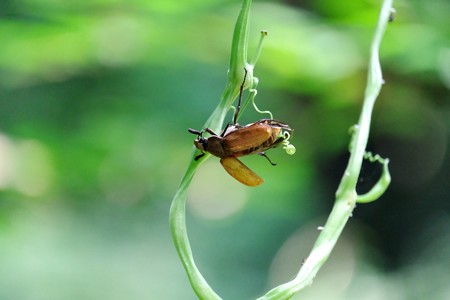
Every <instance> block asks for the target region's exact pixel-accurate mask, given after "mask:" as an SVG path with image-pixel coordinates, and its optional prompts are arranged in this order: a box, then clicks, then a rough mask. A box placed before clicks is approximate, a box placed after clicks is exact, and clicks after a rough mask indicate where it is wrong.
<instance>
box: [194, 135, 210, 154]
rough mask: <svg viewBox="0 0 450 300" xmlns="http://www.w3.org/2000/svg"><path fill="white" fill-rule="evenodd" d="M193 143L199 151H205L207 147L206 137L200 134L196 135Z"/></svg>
mask: <svg viewBox="0 0 450 300" xmlns="http://www.w3.org/2000/svg"><path fill="white" fill-rule="evenodd" d="M194 145H195V147H197V149H199V150H200V151H207V150H206V149H207V148H208V139H205V138H204V137H202V136H199V137H197V139H195V140H194Z"/></svg>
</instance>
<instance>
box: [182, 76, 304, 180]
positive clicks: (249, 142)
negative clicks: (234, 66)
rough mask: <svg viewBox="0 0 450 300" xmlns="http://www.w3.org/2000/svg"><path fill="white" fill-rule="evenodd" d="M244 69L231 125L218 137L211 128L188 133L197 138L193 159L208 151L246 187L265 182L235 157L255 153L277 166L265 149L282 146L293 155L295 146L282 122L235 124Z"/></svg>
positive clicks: (238, 110) (267, 121) (262, 121)
mask: <svg viewBox="0 0 450 300" xmlns="http://www.w3.org/2000/svg"><path fill="white" fill-rule="evenodd" d="M244 70H245V75H244V81H243V83H242V85H241V87H240V92H239V100H238V105H237V107H236V111H235V113H234V117H233V124H228V125H227V126H226V127H225V129H224V130H223V131H222V133H221V134H220V135H218V134H216V133H215V132H214V131H212V130H211V129H210V128H205V129H204V130H203V131H198V130H195V129H191V128H190V129H189V130H188V131H189V132H190V133H192V134H196V135H197V139H195V140H194V145H195V146H196V147H197V149H199V150H200V151H201V153H200V154H199V155H197V156H196V157H195V160H198V159H200V158H201V157H203V156H204V155H205V153H206V152H208V153H210V154H212V155H214V156H216V157H219V158H220V163H221V164H222V166H223V167H224V169H225V170H226V171H227V172H228V173H229V174H230V175H231V176H232V177H234V178H235V179H236V180H238V181H239V182H241V183H243V184H245V185H248V186H258V185H260V184H261V183H263V182H264V180H263V179H262V178H261V177H259V176H258V175H257V174H256V173H254V172H253V171H252V170H251V169H249V168H248V167H247V166H246V165H244V164H243V163H242V162H241V161H240V160H239V159H238V157H240V156H246V155H251V154H258V155H261V156H263V157H265V158H266V159H267V160H268V161H269V162H270V164H272V165H276V164H274V163H273V162H272V161H271V160H270V159H269V157H268V156H267V155H266V153H265V151H266V150H268V149H270V148H275V147H277V146H279V145H280V144H283V145H284V149H285V150H286V152H287V153H288V154H294V152H295V147H294V146H293V145H291V144H289V142H288V140H289V138H290V136H291V133H292V129H291V128H290V126H289V125H287V124H285V123H283V122H281V121H277V120H274V119H261V120H258V121H256V122H254V123H251V124H248V125H245V126H240V125H239V124H238V123H237V119H238V116H239V112H240V108H241V100H242V92H243V89H244V83H245V78H246V75H247V70H246V69H244ZM205 132H206V133H208V134H209V135H210V136H209V137H207V138H205V137H203V134H204V133H205Z"/></svg>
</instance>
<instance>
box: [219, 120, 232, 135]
mask: <svg viewBox="0 0 450 300" xmlns="http://www.w3.org/2000/svg"><path fill="white" fill-rule="evenodd" d="M228 127H230V123H228V124H227V126H225V129H224V130H223V131H222V134H221V135H220V137H223V136H224V135H225V132H227V129H228Z"/></svg>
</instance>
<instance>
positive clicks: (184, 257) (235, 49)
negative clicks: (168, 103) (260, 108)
mask: <svg viewBox="0 0 450 300" xmlns="http://www.w3.org/2000/svg"><path fill="white" fill-rule="evenodd" d="M250 6H251V0H244V3H243V5H242V9H241V11H240V13H239V17H238V20H237V22H236V26H235V30H234V34H233V41H232V46H231V58H230V67H229V70H228V84H227V85H226V87H225V91H224V93H223V95H222V98H221V101H220V102H219V104H218V105H217V107H216V109H215V110H214V112H213V113H212V114H211V116H210V117H209V118H208V120H207V121H206V123H205V124H204V126H203V128H206V127H208V128H210V129H212V130H213V131H215V132H220V131H221V129H222V127H223V122H224V120H225V117H226V115H227V113H228V111H229V109H230V107H231V105H232V104H233V102H234V100H235V99H236V97H237V96H238V94H239V90H240V86H241V84H242V81H243V79H244V68H245V69H247V71H248V73H249V74H248V75H247V79H246V83H248V86H252V83H253V69H251V70H249V69H250V68H247V65H248V63H247V44H248V25H249V24H248V23H249V14H250ZM248 86H246V87H248ZM197 154H198V150H197V149H196V148H195V147H193V150H192V154H191V161H190V163H189V166H188V168H187V170H186V173H185V175H184V177H183V179H182V180H181V184H180V186H179V188H178V191H177V193H176V194H175V196H174V198H173V200H172V205H171V207H170V212H169V223H170V229H171V233H172V238H173V242H174V245H175V248H176V250H177V252H178V256H179V257H180V260H181V262H182V264H183V267H184V269H185V270H186V273H187V275H188V278H189V281H190V283H191V286H192V288H193V290H194V292H195V293H196V294H197V296H198V298H199V299H207V300H217V299H221V298H220V297H219V295H217V294H216V293H215V292H214V290H213V289H212V288H211V287H210V286H209V284H208V282H207V281H206V279H205V278H204V277H203V275H202V274H201V272H200V270H199V269H198V268H197V266H196V264H195V261H194V256H193V254H192V250H191V246H190V243H189V237H188V233H187V227H186V199H187V193H188V189H189V186H190V184H191V182H192V178H193V177H194V174H195V171H196V170H197V168H198V167H199V166H200V164H201V163H203V162H204V161H205V160H206V159H207V158H208V157H209V156H210V155H209V154H206V155H205V156H204V157H203V158H202V159H201V160H199V161H195V160H194V158H195V156H196V155H197Z"/></svg>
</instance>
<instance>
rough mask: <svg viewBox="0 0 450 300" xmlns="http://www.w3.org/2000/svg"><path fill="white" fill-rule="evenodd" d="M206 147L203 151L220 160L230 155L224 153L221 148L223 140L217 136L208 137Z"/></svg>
mask: <svg viewBox="0 0 450 300" xmlns="http://www.w3.org/2000/svg"><path fill="white" fill-rule="evenodd" d="M206 145H207V147H205V149H204V151H207V152H209V153H211V154H212V155H214V156H217V157H220V158H222V157H226V156H229V155H230V153H228V152H227V151H225V149H224V147H223V139H222V138H221V137H219V136H211V137H209V138H208V141H207V143H206Z"/></svg>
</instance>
